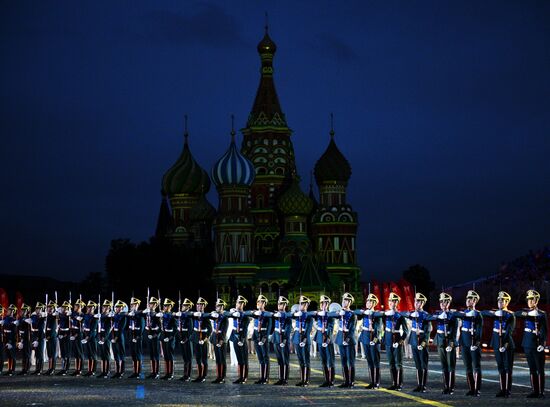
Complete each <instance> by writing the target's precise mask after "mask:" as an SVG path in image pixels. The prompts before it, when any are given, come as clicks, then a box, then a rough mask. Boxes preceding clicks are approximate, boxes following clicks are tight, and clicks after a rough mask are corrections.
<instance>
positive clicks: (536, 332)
mask: <svg viewBox="0 0 550 407" xmlns="http://www.w3.org/2000/svg"><path fill="white" fill-rule="evenodd" d="M539 299H540V294H539V293H538V292H537V291H535V290H529V291H527V295H526V297H525V300H526V301H527V306H528V307H529V309H526V310H522V311H518V312H516V317H519V318H524V319H525V327H524V328H523V340H522V341H521V346H522V347H523V350H524V351H525V357H526V358H527V363H528V364H529V373H530V375H531V388H532V390H533V391H532V392H531V393H530V394H529V395H528V396H527V398H544V362H545V360H544V359H545V356H544V347H545V344H546V338H547V335H548V322H547V316H546V312H544V311H543V310H541V309H539V308H538V307H537V305H538V303H539Z"/></svg>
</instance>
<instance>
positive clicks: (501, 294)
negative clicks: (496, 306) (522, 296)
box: [497, 291, 512, 302]
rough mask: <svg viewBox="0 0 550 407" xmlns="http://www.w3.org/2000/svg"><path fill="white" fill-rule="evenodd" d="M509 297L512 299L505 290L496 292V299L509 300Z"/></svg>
mask: <svg viewBox="0 0 550 407" xmlns="http://www.w3.org/2000/svg"><path fill="white" fill-rule="evenodd" d="M511 299H512V297H511V296H510V294H508V293H507V292H506V291H500V292H499V293H498V297H497V300H504V301H508V302H510V300H511Z"/></svg>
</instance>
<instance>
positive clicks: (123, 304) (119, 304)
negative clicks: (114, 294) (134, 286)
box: [115, 300, 128, 308]
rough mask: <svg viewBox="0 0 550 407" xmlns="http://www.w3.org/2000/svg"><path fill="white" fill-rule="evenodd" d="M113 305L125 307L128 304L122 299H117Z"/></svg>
mask: <svg viewBox="0 0 550 407" xmlns="http://www.w3.org/2000/svg"><path fill="white" fill-rule="evenodd" d="M115 307H120V308H126V307H128V305H127V304H126V303H125V302H124V301H122V300H118V301H117V302H116V304H115Z"/></svg>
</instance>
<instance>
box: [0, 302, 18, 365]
mask: <svg viewBox="0 0 550 407" xmlns="http://www.w3.org/2000/svg"><path fill="white" fill-rule="evenodd" d="M16 312H17V307H16V306H15V305H13V304H10V306H9V307H8V312H7V313H6V316H5V317H4V319H3V320H2V326H3V327H4V340H3V343H4V347H5V348H6V353H7V355H8V371H7V372H6V376H13V375H14V374H15V362H16V357H15V356H16V354H15V352H16V349H17V318H16V317H15V314H16Z"/></svg>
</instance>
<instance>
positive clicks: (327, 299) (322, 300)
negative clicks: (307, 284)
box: [319, 294, 332, 302]
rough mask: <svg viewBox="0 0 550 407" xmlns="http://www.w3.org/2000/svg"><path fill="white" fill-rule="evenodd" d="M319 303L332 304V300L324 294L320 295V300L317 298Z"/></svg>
mask: <svg viewBox="0 0 550 407" xmlns="http://www.w3.org/2000/svg"><path fill="white" fill-rule="evenodd" d="M319 302H332V300H331V299H330V298H329V297H328V296H326V295H325V294H321V298H319Z"/></svg>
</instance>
